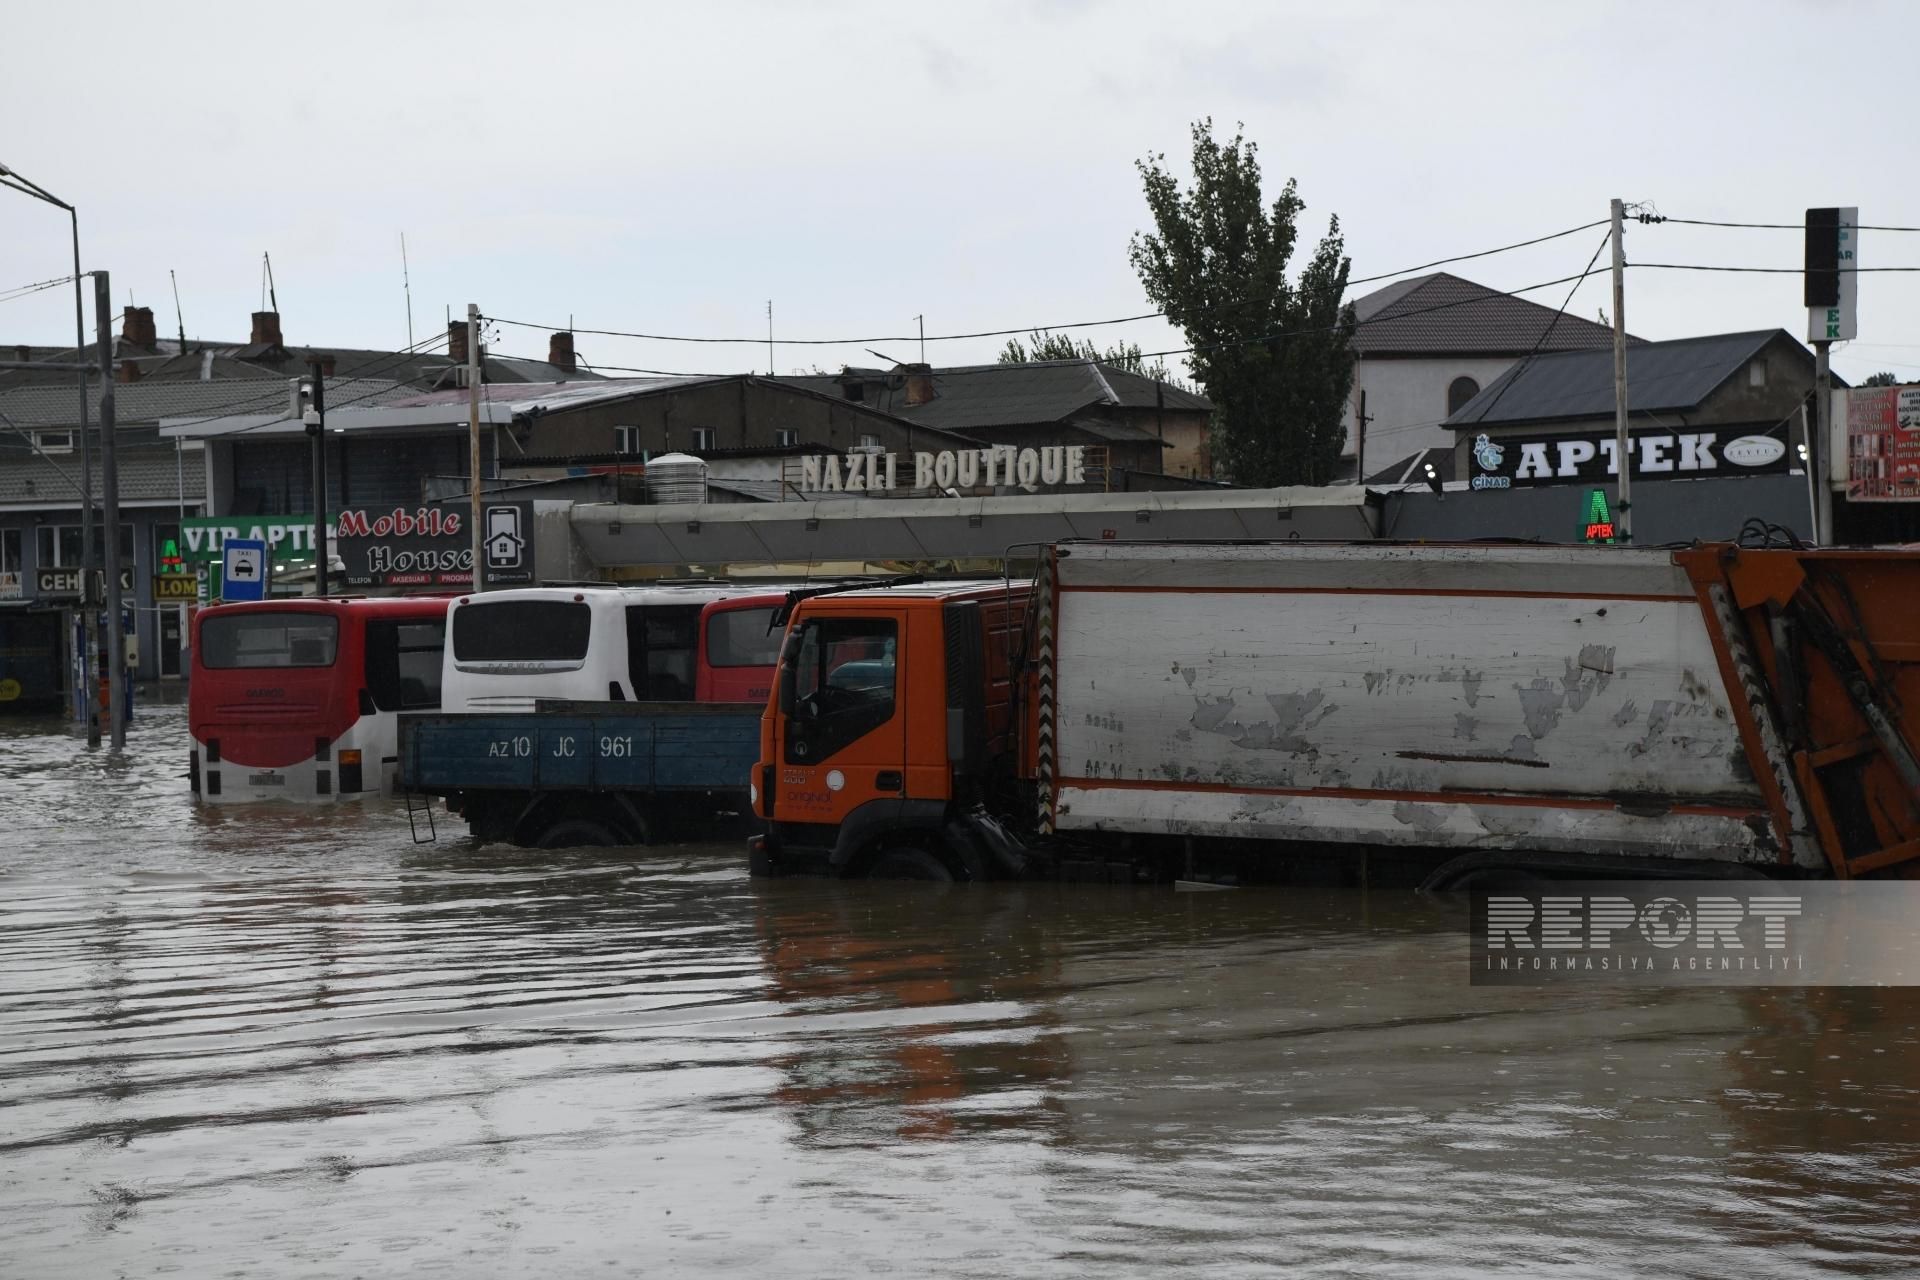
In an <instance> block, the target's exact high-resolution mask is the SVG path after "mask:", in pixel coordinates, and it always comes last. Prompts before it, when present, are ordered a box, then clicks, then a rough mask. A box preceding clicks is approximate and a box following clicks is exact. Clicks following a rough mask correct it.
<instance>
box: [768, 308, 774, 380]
mask: <svg viewBox="0 0 1920 1280" xmlns="http://www.w3.org/2000/svg"><path fill="white" fill-rule="evenodd" d="M767 376H768V377H769V378H771V377H772V376H773V299H772V298H768V299H767Z"/></svg>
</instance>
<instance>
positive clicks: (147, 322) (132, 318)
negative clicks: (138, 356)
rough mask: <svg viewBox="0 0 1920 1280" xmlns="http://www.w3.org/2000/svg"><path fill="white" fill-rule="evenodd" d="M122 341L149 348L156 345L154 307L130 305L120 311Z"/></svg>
mask: <svg viewBox="0 0 1920 1280" xmlns="http://www.w3.org/2000/svg"><path fill="white" fill-rule="evenodd" d="M120 341H122V342H125V343H128V344H129V345H132V346H136V347H146V348H148V349H151V348H152V347H153V346H154V344H155V335H154V331H153V308H152V307H128V308H126V309H125V310H124V311H122V312H121V313H120Z"/></svg>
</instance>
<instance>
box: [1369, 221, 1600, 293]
mask: <svg viewBox="0 0 1920 1280" xmlns="http://www.w3.org/2000/svg"><path fill="white" fill-rule="evenodd" d="M1609 221H1610V219H1607V218H1599V219H1596V220H1595V221H1593V222H1583V223H1581V224H1580V225H1579V226H1577V227H1568V228H1567V229H1566V230H1565V231H1556V232H1554V233H1553V234H1552V235H1546V236H1536V237H1534V238H1533V239H1531V240H1521V241H1519V242H1517V243H1515V244H1505V245H1501V246H1500V247H1499V248H1498V249H1482V250H1481V251H1480V252H1478V253H1463V254H1461V255H1459V256H1458V257H1454V258H1436V259H1435V260H1434V261H1432V262H1423V263H1421V264H1420V265H1419V266H1417V267H1408V268H1406V269H1405V270H1403V271H1388V272H1386V273H1385V274H1383V275H1377V276H1361V277H1360V278H1359V279H1358V280H1349V281H1347V286H1348V287H1349V288H1351V287H1352V286H1354V285H1356V284H1372V283H1373V282H1374V281H1376V280H1391V279H1393V278H1394V277H1395V276H1410V275H1412V274H1413V273H1414V272H1416V271H1425V270H1426V269H1427V268H1429V267H1444V266H1446V265H1447V264H1448V263H1450V262H1469V261H1471V260H1472V259H1474V258H1488V257H1492V256H1493V255H1494V254H1496V253H1507V252H1509V251H1511V250H1514V249H1524V248H1526V247H1527V246H1528V245H1535V244H1545V243H1546V242H1547V241H1549V240H1558V239H1560V238H1562V237H1563V236H1571V235H1577V234H1578V233H1580V232H1582V231H1587V230H1590V229H1591V228H1594V227H1604V226H1606V225H1607V224H1608V222H1609Z"/></svg>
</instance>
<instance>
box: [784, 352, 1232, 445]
mask: <svg viewBox="0 0 1920 1280" xmlns="http://www.w3.org/2000/svg"><path fill="white" fill-rule="evenodd" d="M856 379H857V380H860V381H861V382H862V384H863V385H862V388H861V392H862V398H861V399H860V400H859V401H857V402H855V403H860V404H865V405H867V406H868V407H870V408H873V409H877V410H879V411H880V412H882V413H887V414H891V415H893V416H894V417H896V418H904V419H905V420H907V421H909V422H912V423H915V424H924V425H926V426H930V427H940V428H942V429H944V430H947V431H967V430H972V429H980V428H986V427H1010V426H1029V425H1037V424H1040V423H1051V422H1062V421H1065V420H1066V419H1068V418H1072V417H1074V416H1075V415H1076V414H1079V413H1080V412H1081V411H1082V410H1085V409H1090V408H1095V407H1098V406H1103V405H1104V406H1114V407H1121V408H1131V409H1151V408H1153V407H1154V406H1155V403H1156V384H1155V382H1154V380H1153V379H1152V378H1144V377H1141V376H1140V375H1139V374H1135V373H1129V372H1127V371H1126V370H1125V369H1122V368H1119V367H1118V366H1116V365H1110V364H1101V363H1098V362H1096V361H1092V360H1040V361H1034V362H1032V363H1029V364H987V365H963V366H958V367H955V368H951V369H935V370H934V371H933V388H934V398H933V399H932V400H931V401H929V402H927V403H926V404H919V405H911V406H910V405H908V404H907V402H906V381H905V378H904V376H903V374H902V371H901V370H899V369H894V370H880V369H849V370H847V371H846V372H845V373H842V374H839V375H837V376H831V377H829V376H814V377H788V378H779V379H777V381H780V382H787V383H793V384H795V385H798V386H803V387H806V388H807V389H809V390H812V391H816V392H820V393H822V394H826V395H831V396H833V397H834V398H836V399H840V400H848V399H849V397H848V396H847V394H846V392H847V385H848V382H849V381H850V380H856ZM1160 394H1164V396H1165V406H1166V408H1167V409H1168V410H1170V411H1172V412H1176V413H1195V412H1198V413H1210V412H1212V410H1213V402H1212V401H1210V400H1208V399H1207V398H1206V397H1205V396H1201V395H1196V394H1194V393H1193V392H1191V391H1183V390H1181V389H1180V388H1179V387H1176V386H1173V385H1172V384H1171V383H1168V384H1164V390H1163V391H1162V392H1160Z"/></svg>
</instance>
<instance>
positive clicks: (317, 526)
mask: <svg viewBox="0 0 1920 1280" xmlns="http://www.w3.org/2000/svg"><path fill="white" fill-rule="evenodd" d="M325 369H326V366H324V365H322V364H321V363H320V362H319V361H318V360H309V361H308V362H307V371H308V372H309V373H310V374H311V375H312V381H311V382H310V383H309V384H308V385H309V386H310V387H311V388H312V394H311V396H310V397H309V398H308V402H307V411H306V413H305V414H303V415H302V418H303V420H304V421H305V422H306V424H307V439H308V440H309V441H311V442H312V445H313V594H314V595H316V596H318V597H320V598H321V599H323V600H324V599H325V598H326V595H327V568H328V565H327V379H326V372H325Z"/></svg>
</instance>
